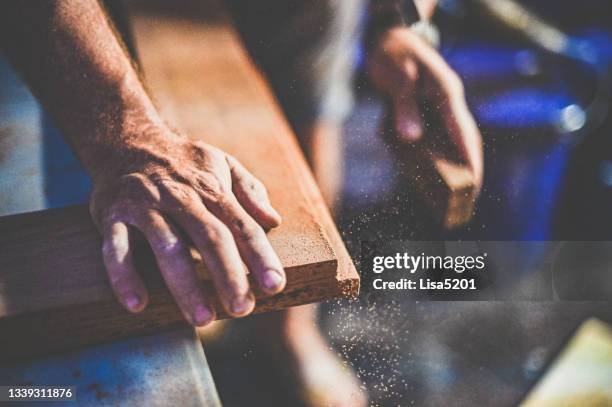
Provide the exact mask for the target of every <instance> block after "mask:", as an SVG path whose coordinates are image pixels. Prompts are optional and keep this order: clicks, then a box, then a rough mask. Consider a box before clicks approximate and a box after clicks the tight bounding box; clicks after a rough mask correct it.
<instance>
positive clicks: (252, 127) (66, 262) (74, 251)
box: [0, 1, 359, 360]
mask: <svg viewBox="0 0 612 407" xmlns="http://www.w3.org/2000/svg"><path fill="white" fill-rule="evenodd" d="M167 4H169V5H170V7H171V8H172V10H163V9H156V10H154V11H147V12H143V11H141V10H133V11H132V20H133V24H134V32H135V38H136V46H137V49H138V53H139V57H140V60H141V63H142V67H143V70H144V75H145V78H146V83H147V85H148V87H149V88H150V89H151V92H152V93H153V95H154V96H155V98H156V100H157V102H158V104H159V106H160V109H161V111H162V113H163V115H164V116H165V117H166V118H167V119H168V120H169V121H170V122H171V123H172V124H174V125H176V126H177V127H178V128H179V129H180V130H182V131H184V132H186V133H187V134H189V135H190V136H191V137H194V138H197V139H201V140H204V141H206V142H209V143H211V144H213V145H216V146H218V147H220V148H222V149H224V150H225V151H227V152H229V153H230V154H233V155H234V156H236V157H237V158H238V159H239V160H240V161H241V162H242V163H243V164H244V165H245V166H246V167H247V168H248V169H249V170H251V171H252V172H253V173H254V174H255V175H256V176H257V177H258V178H259V179H261V180H262V181H263V182H264V184H266V186H267V187H268V190H269V193H270V197H271V200H272V203H273V205H274V206H275V208H277V210H278V211H279V212H280V214H281V216H282V217H283V223H282V225H281V226H280V227H279V228H277V229H275V230H273V231H271V232H270V233H269V238H270V241H271V243H272V245H273V247H274V249H275V250H276V251H277V253H278V254H279V256H280V258H281V261H282V263H283V265H284V266H285V270H286V272H287V288H286V289H285V291H284V292H282V293H281V294H278V295H276V296H273V297H264V296H262V295H260V293H258V292H256V295H257V306H256V309H255V312H265V311H271V310H277V309H282V308H286V307H289V306H293V305H300V304H305V303H310V302H316V301H321V300H325V299H330V298H334V297H339V296H354V295H356V294H357V292H358V289H359V277H358V275H357V273H356V271H355V268H354V266H353V264H352V262H351V259H350V257H349V256H348V254H347V252H346V249H345V247H344V245H343V243H342V240H341V238H340V236H339V234H338V231H337V230H336V228H335V226H334V223H333V221H332V219H331V216H330V214H329V212H328V210H327V208H326V207H325V204H324V203H323V199H322V197H321V194H320V192H319V191H318V189H317V187H316V185H315V182H314V179H313V177H312V175H311V173H310V171H309V169H308V167H307V164H306V161H305V159H304V157H303V155H302V153H301V151H300V150H299V147H298V144H297V141H296V139H295V136H294V135H293V134H292V132H291V129H290V128H289V126H288V125H287V122H286V121H285V119H284V118H283V116H282V114H281V111H280V109H279V107H278V105H277V103H276V101H275V99H274V97H273V95H272V93H271V91H270V90H269V88H268V86H267V84H266V83H265V80H264V79H263V77H262V76H261V74H260V73H259V71H258V70H257V68H256V67H255V66H254V64H253V63H252V61H251V60H250V59H249V57H248V54H247V53H246V51H245V50H244V48H243V46H242V45H241V42H240V40H239V37H238V35H237V33H236V32H235V30H234V29H233V27H232V24H231V21H230V20H229V18H228V16H227V14H225V12H224V11H223V8H222V7H221V5H220V4H219V3H218V2H216V1H204V2H198V4H197V5H195V6H193V5H188V2H182V1H181V2H172V3H170V2H167ZM180 10H182V12H178V11H180ZM170 11H172V12H170ZM100 247H101V242H100V238H99V236H98V233H97V231H96V230H95V228H94V226H93V224H92V223H91V220H90V217H89V213H88V211H87V208H86V207H84V206H75V207H68V208H62V209H56V210H47V211H41V212H36V213H29V214H22V215H15V216H9V217H3V218H0V332H2V335H0V360H6V359H11V358H17V357H22V356H35V355H40V354H45V353H49V352H53V351H58V350H64V349H71V348H75V347H79V346H83V345H87V344H93V343H99V342H103V341H110V340H113V339H117V338H121V337H125V336H132V335H137V334H146V333H151V332H155V331H158V330H160V329H165V328H170V327H174V326H177V325H181V324H183V322H182V319H181V315H180V313H179V310H178V308H177V307H176V305H175V304H174V301H173V299H172V298H171V296H170V294H169V292H168V291H167V289H166V288H165V286H164V284H163V282H162V281H161V279H160V277H159V273H158V271H157V268H156V266H155V264H154V262H153V261H152V259H151V256H150V254H149V253H148V248H147V246H146V244H144V243H143V242H141V244H140V247H139V249H138V250H139V252H140V255H139V256H138V263H139V264H138V265H139V270H140V271H141V272H142V273H143V276H144V278H145V281H146V284H147V286H148V288H149V290H150V293H151V303H150V305H149V307H148V308H147V310H146V311H145V312H143V313H142V314H139V315H132V314H128V313H127V312H125V311H124V310H123V309H122V308H121V307H120V306H119V305H118V304H117V303H116V301H115V299H114V296H113V294H112V291H111V289H110V287H109V285H108V282H107V280H106V274H105V271H104V267H103V263H102V259H101V252H100ZM194 261H195V260H194ZM200 267H201V265H200ZM202 278H203V279H204V280H207V276H206V272H203V274H202ZM205 284H206V287H207V288H206V289H207V291H208V292H209V295H210V296H211V298H213V302H214V304H215V307H216V309H217V312H218V315H219V317H220V318H225V317H227V315H226V314H225V313H224V312H223V310H222V308H221V307H220V304H219V302H218V299H217V298H216V294H215V292H214V290H213V288H212V285H211V283H210V282H209V281H205Z"/></svg>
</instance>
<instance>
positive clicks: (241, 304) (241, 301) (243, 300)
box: [231, 295, 251, 315]
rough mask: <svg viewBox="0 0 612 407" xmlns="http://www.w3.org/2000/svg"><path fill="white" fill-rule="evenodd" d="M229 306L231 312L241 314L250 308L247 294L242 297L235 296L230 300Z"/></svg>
mask: <svg viewBox="0 0 612 407" xmlns="http://www.w3.org/2000/svg"><path fill="white" fill-rule="evenodd" d="M231 308H232V313H234V314H236V315H242V314H244V313H246V312H247V311H248V310H249V309H250V308H251V301H250V298H249V296H246V295H245V296H243V297H235V298H234V299H233V300H232V304H231Z"/></svg>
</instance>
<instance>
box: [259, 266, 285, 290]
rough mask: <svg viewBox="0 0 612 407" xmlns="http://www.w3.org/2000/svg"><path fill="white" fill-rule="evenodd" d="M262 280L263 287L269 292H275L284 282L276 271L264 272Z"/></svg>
mask: <svg viewBox="0 0 612 407" xmlns="http://www.w3.org/2000/svg"><path fill="white" fill-rule="evenodd" d="M262 280H263V286H264V287H265V288H267V289H268V290H270V291H276V290H277V289H278V288H279V287H280V286H282V284H283V282H284V281H285V279H284V278H283V276H282V275H281V274H280V273H279V272H278V271H276V270H268V271H266V272H265V273H264V274H263V278H262Z"/></svg>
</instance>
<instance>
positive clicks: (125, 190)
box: [119, 173, 160, 204]
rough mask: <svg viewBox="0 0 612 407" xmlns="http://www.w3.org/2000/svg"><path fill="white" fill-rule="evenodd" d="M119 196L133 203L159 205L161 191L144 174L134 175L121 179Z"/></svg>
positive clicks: (127, 175) (124, 176)
mask: <svg viewBox="0 0 612 407" xmlns="http://www.w3.org/2000/svg"><path fill="white" fill-rule="evenodd" d="M119 196H120V197H122V198H124V199H126V200H129V201H133V202H143V201H144V202H149V203H155V204H157V203H159V201H160V194H159V189H158V188H157V186H156V185H155V183H153V182H152V181H151V180H150V179H149V177H147V176H146V175H144V174H139V173H132V174H126V175H122V176H121V177H120V178H119Z"/></svg>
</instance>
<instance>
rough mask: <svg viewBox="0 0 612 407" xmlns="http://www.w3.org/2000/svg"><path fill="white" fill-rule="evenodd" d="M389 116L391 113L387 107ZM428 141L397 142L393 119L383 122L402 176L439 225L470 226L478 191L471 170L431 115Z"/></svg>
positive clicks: (428, 116)
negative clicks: (468, 224) (467, 224)
mask: <svg viewBox="0 0 612 407" xmlns="http://www.w3.org/2000/svg"><path fill="white" fill-rule="evenodd" d="M386 110H387V112H392V107H391V104H390V103H387V107H386ZM426 118H427V119H426V122H427V123H429V124H430V126H429V127H428V128H427V131H428V134H427V137H423V139H422V140H420V141H418V142H416V143H413V144H400V143H397V142H396V140H397V139H398V136H397V135H396V134H395V126H394V118H393V116H392V114H390V113H388V114H387V115H386V117H385V118H384V119H383V124H382V132H383V136H384V137H386V138H388V139H389V140H390V142H391V145H393V146H394V147H393V150H394V153H395V154H396V156H397V157H398V158H399V162H400V163H404V164H403V165H402V166H401V171H402V174H403V175H404V179H405V180H406V182H408V183H410V185H411V186H412V188H413V189H414V191H415V192H416V196H417V197H418V198H419V199H420V200H421V201H422V202H423V204H424V205H425V207H426V208H427V209H428V210H429V213H430V215H431V216H432V218H433V220H434V221H435V222H436V224H438V225H440V226H441V227H442V228H444V229H447V230H450V229H454V228H457V227H460V226H463V225H465V224H466V223H468V222H469V221H470V220H471V219H472V217H473V216H474V208H475V206H476V200H477V198H478V188H477V187H476V180H475V179H474V174H473V173H472V170H471V169H470V168H469V167H468V166H467V164H466V163H465V162H464V161H463V160H462V159H461V158H460V157H459V154H458V152H457V151H456V148H455V146H454V145H453V144H452V143H450V142H449V141H448V138H447V137H445V131H444V129H443V127H442V126H441V125H440V124H439V123H438V120H437V119H436V118H435V117H433V116H432V115H431V114H428V115H426Z"/></svg>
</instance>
